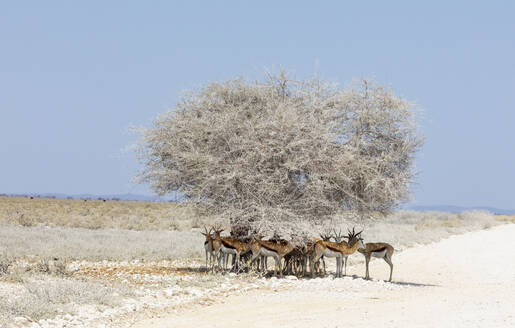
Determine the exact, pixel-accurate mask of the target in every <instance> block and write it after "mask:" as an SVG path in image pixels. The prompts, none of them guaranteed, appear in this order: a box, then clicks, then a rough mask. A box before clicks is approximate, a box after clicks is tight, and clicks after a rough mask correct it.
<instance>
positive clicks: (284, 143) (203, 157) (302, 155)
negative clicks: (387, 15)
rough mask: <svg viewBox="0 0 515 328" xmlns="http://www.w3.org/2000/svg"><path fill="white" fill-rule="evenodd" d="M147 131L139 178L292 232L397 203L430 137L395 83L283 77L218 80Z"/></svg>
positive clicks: (204, 207) (205, 209)
mask: <svg viewBox="0 0 515 328" xmlns="http://www.w3.org/2000/svg"><path fill="white" fill-rule="evenodd" d="M141 133H142V140H141V141H142V142H141V146H140V148H139V155H140V159H141V161H142V163H143V164H144V169H143V171H142V173H141V176H140V178H141V181H144V182H148V183H150V184H151V186H152V188H153V189H154V191H156V192H157V193H158V194H161V195H163V194H167V193H170V192H179V193H180V194H182V195H184V196H185V198H186V199H187V201H189V202H191V203H193V204H194V205H195V207H196V208H197V209H198V210H199V212H201V213H203V214H206V215H214V216H225V217H231V218H232V223H233V225H234V226H240V227H241V226H243V227H254V228H257V227H259V228H260V229H261V230H263V229H265V230H273V231H275V232H279V233H283V234H284V232H288V231H292V230H299V229H302V228H301V226H302V223H304V222H323V221H324V220H330V219H331V217H333V216H334V215H335V214H338V213H342V212H345V213H350V212H352V213H361V214H363V213H372V212H373V213H386V212H388V211H389V210H391V209H393V208H395V206H396V205H398V204H400V203H401V202H403V201H405V200H406V199H407V198H408V196H409V186H410V183H411V181H412V178H413V176H414V170H413V158H414V157H413V156H414V154H415V153H416V151H417V150H418V149H419V147H420V146H421V144H422V141H423V138H422V136H421V134H420V133H419V131H418V129H417V127H416V124H415V116H414V111H413V110H412V104H411V103H409V102H408V101H406V100H404V99H401V98H399V97H397V96H395V95H394V94H393V92H392V91H391V90H389V89H386V88H384V87H381V86H379V85H376V84H374V83H371V82H369V81H366V80H363V81H360V82H359V83H357V84H355V85H354V86H353V87H351V88H348V89H341V88H338V87H337V86H335V85H332V84H330V83H327V82H326V81H323V80H319V79H311V80H306V81H293V80H291V79H289V78H288V76H287V74H285V73H284V72H281V73H280V74H278V75H274V76H272V75H269V76H268V77H267V79H266V80H265V81H263V82H253V83H250V82H248V81H246V80H244V79H241V78H239V79H235V80H231V81H228V82H225V83H209V84H207V85H205V86H204V87H203V88H201V89H200V90H198V91H195V92H191V93H189V94H188V95H186V96H185V97H184V98H183V99H182V100H181V101H180V102H179V103H178V104H177V105H176V108H174V109H173V110H171V111H169V112H167V113H164V114H162V115H161V116H159V117H157V118H156V119H155V121H154V123H153V126H152V127H150V128H147V129H142V130H141ZM245 231H246V230H244V232H245Z"/></svg>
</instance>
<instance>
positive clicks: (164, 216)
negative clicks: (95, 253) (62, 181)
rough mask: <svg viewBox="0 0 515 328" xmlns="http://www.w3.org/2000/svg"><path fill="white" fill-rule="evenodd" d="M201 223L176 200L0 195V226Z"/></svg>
mask: <svg viewBox="0 0 515 328" xmlns="http://www.w3.org/2000/svg"><path fill="white" fill-rule="evenodd" d="M202 224H203V222H202V221H200V220H199V219H198V218H195V216H194V213H193V211H192V210H191V209H190V208H189V207H186V206H184V205H181V204H177V203H156V202H135V201H105V202H104V201H102V200H88V201H84V200H80V199H51V198H34V199H30V198H23V197H0V225H21V226H24V227H37V226H50V227H57V226H59V227H70V228H86V229H105V228H112V229H126V230H186V229H190V228H195V227H200V226H201V225H202Z"/></svg>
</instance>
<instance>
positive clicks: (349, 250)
mask: <svg viewBox="0 0 515 328" xmlns="http://www.w3.org/2000/svg"><path fill="white" fill-rule="evenodd" d="M361 232H362V231H360V232H358V233H357V234H355V236H353V238H352V239H350V240H349V243H346V242H345V241H341V242H339V243H335V242H330V241H324V240H319V241H317V242H316V243H315V246H314V249H313V254H312V258H311V261H310V269H311V277H314V275H315V272H314V269H315V263H316V262H317V261H318V260H319V259H320V257H322V255H323V256H327V257H335V258H336V277H341V274H342V272H341V271H342V270H341V268H342V259H343V257H344V256H346V255H350V254H353V253H354V252H355V251H356V250H357V249H358V248H360V247H361V248H365V245H364V244H363V240H362V239H361V237H360V234H361Z"/></svg>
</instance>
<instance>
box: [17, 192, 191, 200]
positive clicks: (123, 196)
mask: <svg viewBox="0 0 515 328" xmlns="http://www.w3.org/2000/svg"><path fill="white" fill-rule="evenodd" d="M9 196H34V197H47V198H61V199H67V198H73V199H99V198H101V199H107V200H108V199H117V200H128V201H144V202H168V201H181V200H182V198H181V197H174V196H173V195H171V196H165V197H159V196H152V195H137V194H104V195H94V194H78V195H69V194H60V193H42V194H37V193H27V194H23V195H9Z"/></svg>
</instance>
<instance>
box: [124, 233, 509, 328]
mask: <svg viewBox="0 0 515 328" xmlns="http://www.w3.org/2000/svg"><path fill="white" fill-rule="evenodd" d="M514 250H515V225H504V226H499V227H495V228H492V229H490V230H483V231H478V232H472V233H467V234H464V235H459V236H453V237H451V238H449V239H446V240H443V241H441V242H438V243H435V244H431V245H426V246H420V247H415V248H410V249H408V250H406V251H404V252H402V253H398V254H394V257H393V263H394V265H395V267H394V273H393V282H392V283H387V282H384V281H382V280H376V279H386V278H387V277H388V266H387V264H386V263H385V262H384V261H383V260H375V261H373V262H372V263H371V266H370V270H371V276H372V277H373V278H376V279H374V280H372V281H365V280H363V279H361V277H362V276H363V275H364V270H365V269H364V266H362V265H359V266H355V267H350V268H348V272H347V273H348V274H350V275H354V276H353V277H346V278H343V279H333V278H325V279H303V280H299V281H296V280H289V279H282V280H278V281H277V283H276V284H273V283H272V284H271V285H270V286H271V287H269V288H267V289H266V290H255V291H249V292H247V293H246V294H244V295H234V296H228V297H226V298H223V299H219V300H218V301H217V302H216V303H215V304H214V305H210V306H198V307H195V308H193V309H187V310H184V311H179V312H178V313H174V314H167V313H160V314H159V316H160V317H159V318H153V319H147V320H145V321H142V322H139V323H137V324H135V325H134V327H138V328H148V327H153V328H159V327H161V328H164V327H194V328H202V327H224V328H229V327H238V328H241V327H242V326H243V327H299V328H300V327H328V328H329V327H331V328H335V327H346V328H347V327H372V326H374V327H515V256H514ZM356 256H358V255H356Z"/></svg>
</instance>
